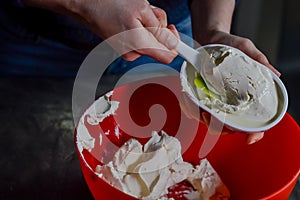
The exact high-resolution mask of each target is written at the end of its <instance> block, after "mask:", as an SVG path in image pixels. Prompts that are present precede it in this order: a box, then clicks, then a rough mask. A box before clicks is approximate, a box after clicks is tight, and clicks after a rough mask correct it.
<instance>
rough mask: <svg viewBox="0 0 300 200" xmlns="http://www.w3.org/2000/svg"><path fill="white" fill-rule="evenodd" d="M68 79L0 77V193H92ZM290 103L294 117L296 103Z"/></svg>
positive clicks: (298, 192)
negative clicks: (79, 152)
mask: <svg viewBox="0 0 300 200" xmlns="http://www.w3.org/2000/svg"><path fill="white" fill-rule="evenodd" d="M289 80H290V79H289ZM290 81H293V80H290ZM73 82H74V79H71V78H70V79H58V78H29V77H27V78H24V77H23V78H20V77H18V78H17V77H2V78H0V91H1V93H0V119H1V126H0V137H1V138H0V152H1V155H0V167H1V172H0V199H5V200H6V199H7V200H8V199H80V200H82V199H85V200H87V199H93V197H92V196H91V194H90V192H89V189H88V187H87V185H86V183H85V181H84V178H83V176H82V174H81V171H80V167H79V161H78V158H77V155H76V152H75V148H74V143H73V131H74V123H73V117H72V88H73ZM295 91H296V90H295ZM297 98H299V96H298V97H297ZM298 100H299V99H298ZM293 102H294V101H293V100H292V101H291V103H293ZM298 102H299V101H298ZM289 109H290V111H291V112H290V113H291V114H292V115H293V116H294V118H297V116H296V113H297V109H298V111H299V107H297V108H296V107H292V108H291V107H290V108H289ZM291 109H293V110H291ZM298 117H299V116H298ZM297 120H298V123H299V118H297ZM296 199H297V200H299V199H300V186H299V181H298V183H297V185H296V187H295V189H294V191H293V193H292V195H291V197H290V200H296Z"/></svg>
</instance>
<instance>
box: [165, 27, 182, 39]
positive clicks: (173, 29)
mask: <svg viewBox="0 0 300 200" xmlns="http://www.w3.org/2000/svg"><path fill="white" fill-rule="evenodd" d="M167 28H168V29H169V30H170V31H171V32H172V33H173V34H174V35H175V36H176V37H177V38H178V39H180V35H179V33H178V31H177V29H176V27H175V25H174V24H170V25H168V26H167Z"/></svg>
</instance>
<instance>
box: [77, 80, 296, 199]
mask: <svg viewBox="0 0 300 200" xmlns="http://www.w3.org/2000/svg"><path fill="white" fill-rule="evenodd" d="M132 91H134V92H132ZM180 93H181V88H180V81H179V79H178V77H175V76H174V77H160V78H154V79H151V80H147V81H145V80H143V81H137V82H133V83H130V84H127V85H124V86H121V87H118V88H116V89H114V93H113V96H112V99H114V100H117V101H119V102H120V105H119V109H118V110H117V112H116V116H119V117H120V116H124V115H125V118H129V117H130V118H132V120H133V121H134V122H135V123H136V124H139V125H140V126H146V125H147V124H148V123H149V120H150V118H149V116H148V111H149V108H150V107H151V105H155V104H160V105H162V106H163V107H164V108H165V112H166V115H167V119H166V122H165V124H164V126H163V128H162V129H163V130H165V131H166V132H167V133H168V134H170V135H173V136H177V135H176V134H178V131H179V129H180V125H178V123H181V122H182V121H180V120H183V123H191V126H187V127H188V128H186V129H185V130H184V134H185V135H186V137H181V138H184V139H183V140H181V143H182V145H187V146H188V148H187V149H184V152H183V158H184V160H185V161H188V162H191V163H193V164H197V163H198V161H199V159H200V158H199V156H198V155H199V154H198V152H199V149H200V148H201V145H202V143H203V139H204V136H205V134H206V132H207V127H206V126H205V125H203V124H201V123H198V122H196V121H195V120H192V119H189V118H187V117H186V116H185V115H184V113H183V112H182V111H181V110H180V106H179V102H180V97H179V96H180ZM125 101H127V102H129V104H126V107H123V106H122V102H125ZM128 105H129V106H128ZM126 109H127V111H126ZM128 110H129V112H128ZM128 113H130V116H126V115H128ZM84 117H85V116H82V119H83V120H84ZM125 118H123V119H125ZM178 118H179V119H178ZM121 120H122V119H121ZM119 122H120V121H119ZM119 122H118V123H117V122H116V120H115V119H114V118H107V120H106V121H105V122H103V124H102V126H101V128H102V129H100V126H89V125H87V124H85V125H86V126H87V128H88V130H89V133H90V134H91V135H93V136H97V135H98V136H99V135H100V134H101V132H102V133H103V131H104V129H108V130H111V133H110V135H106V136H105V137H106V138H104V139H102V143H101V145H98V146H97V148H95V149H93V151H94V152H93V151H92V152H89V151H86V150H84V151H80V148H78V145H77V144H78V141H77V139H78V135H80V132H78V131H75V146H76V150H77V153H78V156H79V160H80V166H81V169H82V172H83V175H84V177H85V180H86V182H87V185H88V187H89V189H90V191H91V193H92V194H93V196H94V197H95V199H135V198H133V197H131V196H129V195H127V194H125V193H123V192H122V191H120V190H118V189H115V188H113V187H112V186H111V185H110V184H108V183H106V182H105V181H104V180H103V179H101V178H100V177H99V176H97V175H96V174H95V173H94V171H93V169H94V168H95V166H96V165H97V164H101V162H100V161H99V160H101V161H102V157H103V156H104V154H105V156H107V154H113V152H111V151H112V150H111V144H115V145H121V144H122V143H123V142H125V141H126V140H127V139H128V138H130V137H131V136H130V133H128V131H127V132H126V131H123V130H122V125H120V124H122V122H121V123H119ZM195 122H196V123H197V126H194V125H195ZM115 126H118V127H119V128H120V135H118V136H116V135H114V134H112V132H113V130H114V129H115ZM77 127H78V126H77ZM195 127H196V129H195ZM77 130H80V129H77ZM126 130H128V127H127V128H126ZM192 132H193V133H196V136H195V138H193V137H194V136H193V137H191V140H189V136H190V135H193V134H191V133H192ZM102 135H104V134H102ZM148 136H150V135H149V134H146V135H145V134H144V135H142V136H141V137H137V138H138V139H140V140H141V141H142V142H144V140H145V139H143V138H144V137H148ZM97 138H99V137H95V139H96V142H98V143H99V140H97ZM245 138H246V134H242V133H234V134H228V135H222V136H220V138H219V140H218V141H217V143H216V145H215V146H214V147H213V149H212V151H210V153H209V154H208V155H207V156H206V157H207V159H208V160H209V161H210V163H211V164H212V165H213V167H214V168H215V169H216V171H217V172H218V174H219V175H220V176H221V178H222V180H223V181H224V183H225V185H226V186H227V187H228V188H229V191H230V193H231V199H233V200H235V199H237V200H240V199H243V200H248V199H249V200H256V199H265V200H266V199H268V200H269V199H272V200H275V199H278V200H282V199H287V198H288V197H289V195H290V193H291V191H292V189H293V187H294V186H295V183H296V181H297V179H298V176H299V173H300V157H299V155H300V148H299V144H300V129H299V126H298V124H297V123H296V122H295V121H294V120H293V118H292V117H291V116H290V115H289V114H288V113H287V114H286V115H285V116H284V118H283V119H282V121H281V122H280V123H279V124H277V125H276V126H275V127H273V128H272V129H270V130H268V131H266V132H265V137H264V138H263V139H262V140H261V141H259V142H257V143H255V144H252V145H247V144H246V142H245ZM99 144H100V143H99ZM95 152H96V154H95Z"/></svg>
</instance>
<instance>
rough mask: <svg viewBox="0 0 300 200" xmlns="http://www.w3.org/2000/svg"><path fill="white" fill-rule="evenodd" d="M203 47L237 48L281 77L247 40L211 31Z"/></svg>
mask: <svg viewBox="0 0 300 200" xmlns="http://www.w3.org/2000/svg"><path fill="white" fill-rule="evenodd" d="M202 41H203V42H201V45H205V44H225V45H228V46H232V47H235V48H237V49H239V50H241V51H243V52H244V53H245V54H247V55H248V56H249V57H251V58H252V59H254V60H256V61H257V62H259V63H261V64H263V65H265V66H266V67H268V68H269V69H271V70H272V71H273V72H274V73H275V74H276V75H277V76H280V72H278V71H277V70H276V69H275V68H274V67H273V66H272V65H271V64H270V63H269V61H268V59H267V57H266V56H265V55H264V54H263V53H262V52H261V51H259V50H258V49H257V48H256V47H255V45H254V44H253V42H252V41H251V40H249V39H247V38H243V37H239V36H236V35H232V34H229V33H226V32H222V31H211V32H209V33H207V34H205V39H203V40H202Z"/></svg>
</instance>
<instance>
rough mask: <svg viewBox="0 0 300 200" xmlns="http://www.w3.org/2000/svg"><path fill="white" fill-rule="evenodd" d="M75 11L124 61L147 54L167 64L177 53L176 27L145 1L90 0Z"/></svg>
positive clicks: (160, 10)
mask: <svg viewBox="0 0 300 200" xmlns="http://www.w3.org/2000/svg"><path fill="white" fill-rule="evenodd" d="M76 13H77V18H78V16H79V19H80V20H81V21H82V22H84V23H85V24H86V25H87V26H88V27H89V28H90V29H91V30H93V31H94V32H95V33H96V34H98V35H99V36H100V37H101V38H103V39H108V40H107V41H108V43H109V44H110V45H111V46H112V47H113V48H114V49H115V50H117V51H118V52H119V53H120V54H121V55H122V57H123V58H124V59H125V60H128V61H132V60H135V59H137V58H138V57H140V56H141V55H147V56H150V57H152V58H154V59H156V60H158V61H161V62H163V63H170V62H171V61H172V60H173V59H174V58H175V57H176V56H177V53H176V51H174V50H173V49H174V48H175V46H176V44H177V38H178V37H179V35H178V33H177V31H176V29H175V27H174V26H172V25H171V26H167V17H166V13H165V12H164V11H163V10H162V9H160V8H155V7H152V6H150V5H149V3H148V2H147V1H141V0H131V1H117V0H92V1H89V3H87V2H85V3H82V4H80V5H78V6H77V10H76ZM120 33H121V34H120Z"/></svg>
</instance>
